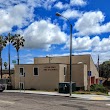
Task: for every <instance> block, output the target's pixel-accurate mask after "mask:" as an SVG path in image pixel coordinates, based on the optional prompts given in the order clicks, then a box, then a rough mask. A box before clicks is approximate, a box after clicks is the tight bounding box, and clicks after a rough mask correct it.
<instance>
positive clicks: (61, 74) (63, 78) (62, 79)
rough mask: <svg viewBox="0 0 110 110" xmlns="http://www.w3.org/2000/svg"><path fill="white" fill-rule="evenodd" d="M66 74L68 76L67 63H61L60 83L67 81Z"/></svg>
mask: <svg viewBox="0 0 110 110" xmlns="http://www.w3.org/2000/svg"><path fill="white" fill-rule="evenodd" d="M64 67H65V69H66V70H65V72H66V74H65V75H64ZM66 76H67V65H65V64H59V83H61V82H65V81H66Z"/></svg>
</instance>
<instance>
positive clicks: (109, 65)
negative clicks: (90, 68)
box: [99, 61, 110, 80]
mask: <svg viewBox="0 0 110 110" xmlns="http://www.w3.org/2000/svg"><path fill="white" fill-rule="evenodd" d="M99 72H100V75H101V77H104V78H106V79H107V80H108V78H110V61H105V62H103V63H102V64H100V65H99Z"/></svg>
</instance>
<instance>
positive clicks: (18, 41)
mask: <svg viewBox="0 0 110 110" xmlns="http://www.w3.org/2000/svg"><path fill="white" fill-rule="evenodd" d="M11 42H12V44H13V46H14V47H15V48H16V51H17V57H18V58H17V61H18V65H19V49H20V48H21V47H23V46H24V42H25V40H24V39H23V36H21V35H20V34H15V35H14V39H12V41H11Z"/></svg>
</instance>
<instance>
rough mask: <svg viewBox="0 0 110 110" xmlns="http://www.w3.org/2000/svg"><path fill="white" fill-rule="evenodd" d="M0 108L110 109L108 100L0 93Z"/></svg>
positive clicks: (22, 109)
mask: <svg viewBox="0 0 110 110" xmlns="http://www.w3.org/2000/svg"><path fill="white" fill-rule="evenodd" d="M0 110H110V102H109V101H86V100H79V99H76V98H69V97H62V96H48V95H37V94H23V93H0Z"/></svg>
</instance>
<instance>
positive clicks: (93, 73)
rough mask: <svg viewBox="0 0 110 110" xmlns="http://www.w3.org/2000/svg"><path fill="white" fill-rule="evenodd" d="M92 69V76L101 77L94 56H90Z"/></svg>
mask: <svg viewBox="0 0 110 110" xmlns="http://www.w3.org/2000/svg"><path fill="white" fill-rule="evenodd" d="M90 70H91V71H92V76H95V78H99V74H98V71H97V68H96V66H95V65H94V62H93V60H92V58H90Z"/></svg>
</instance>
